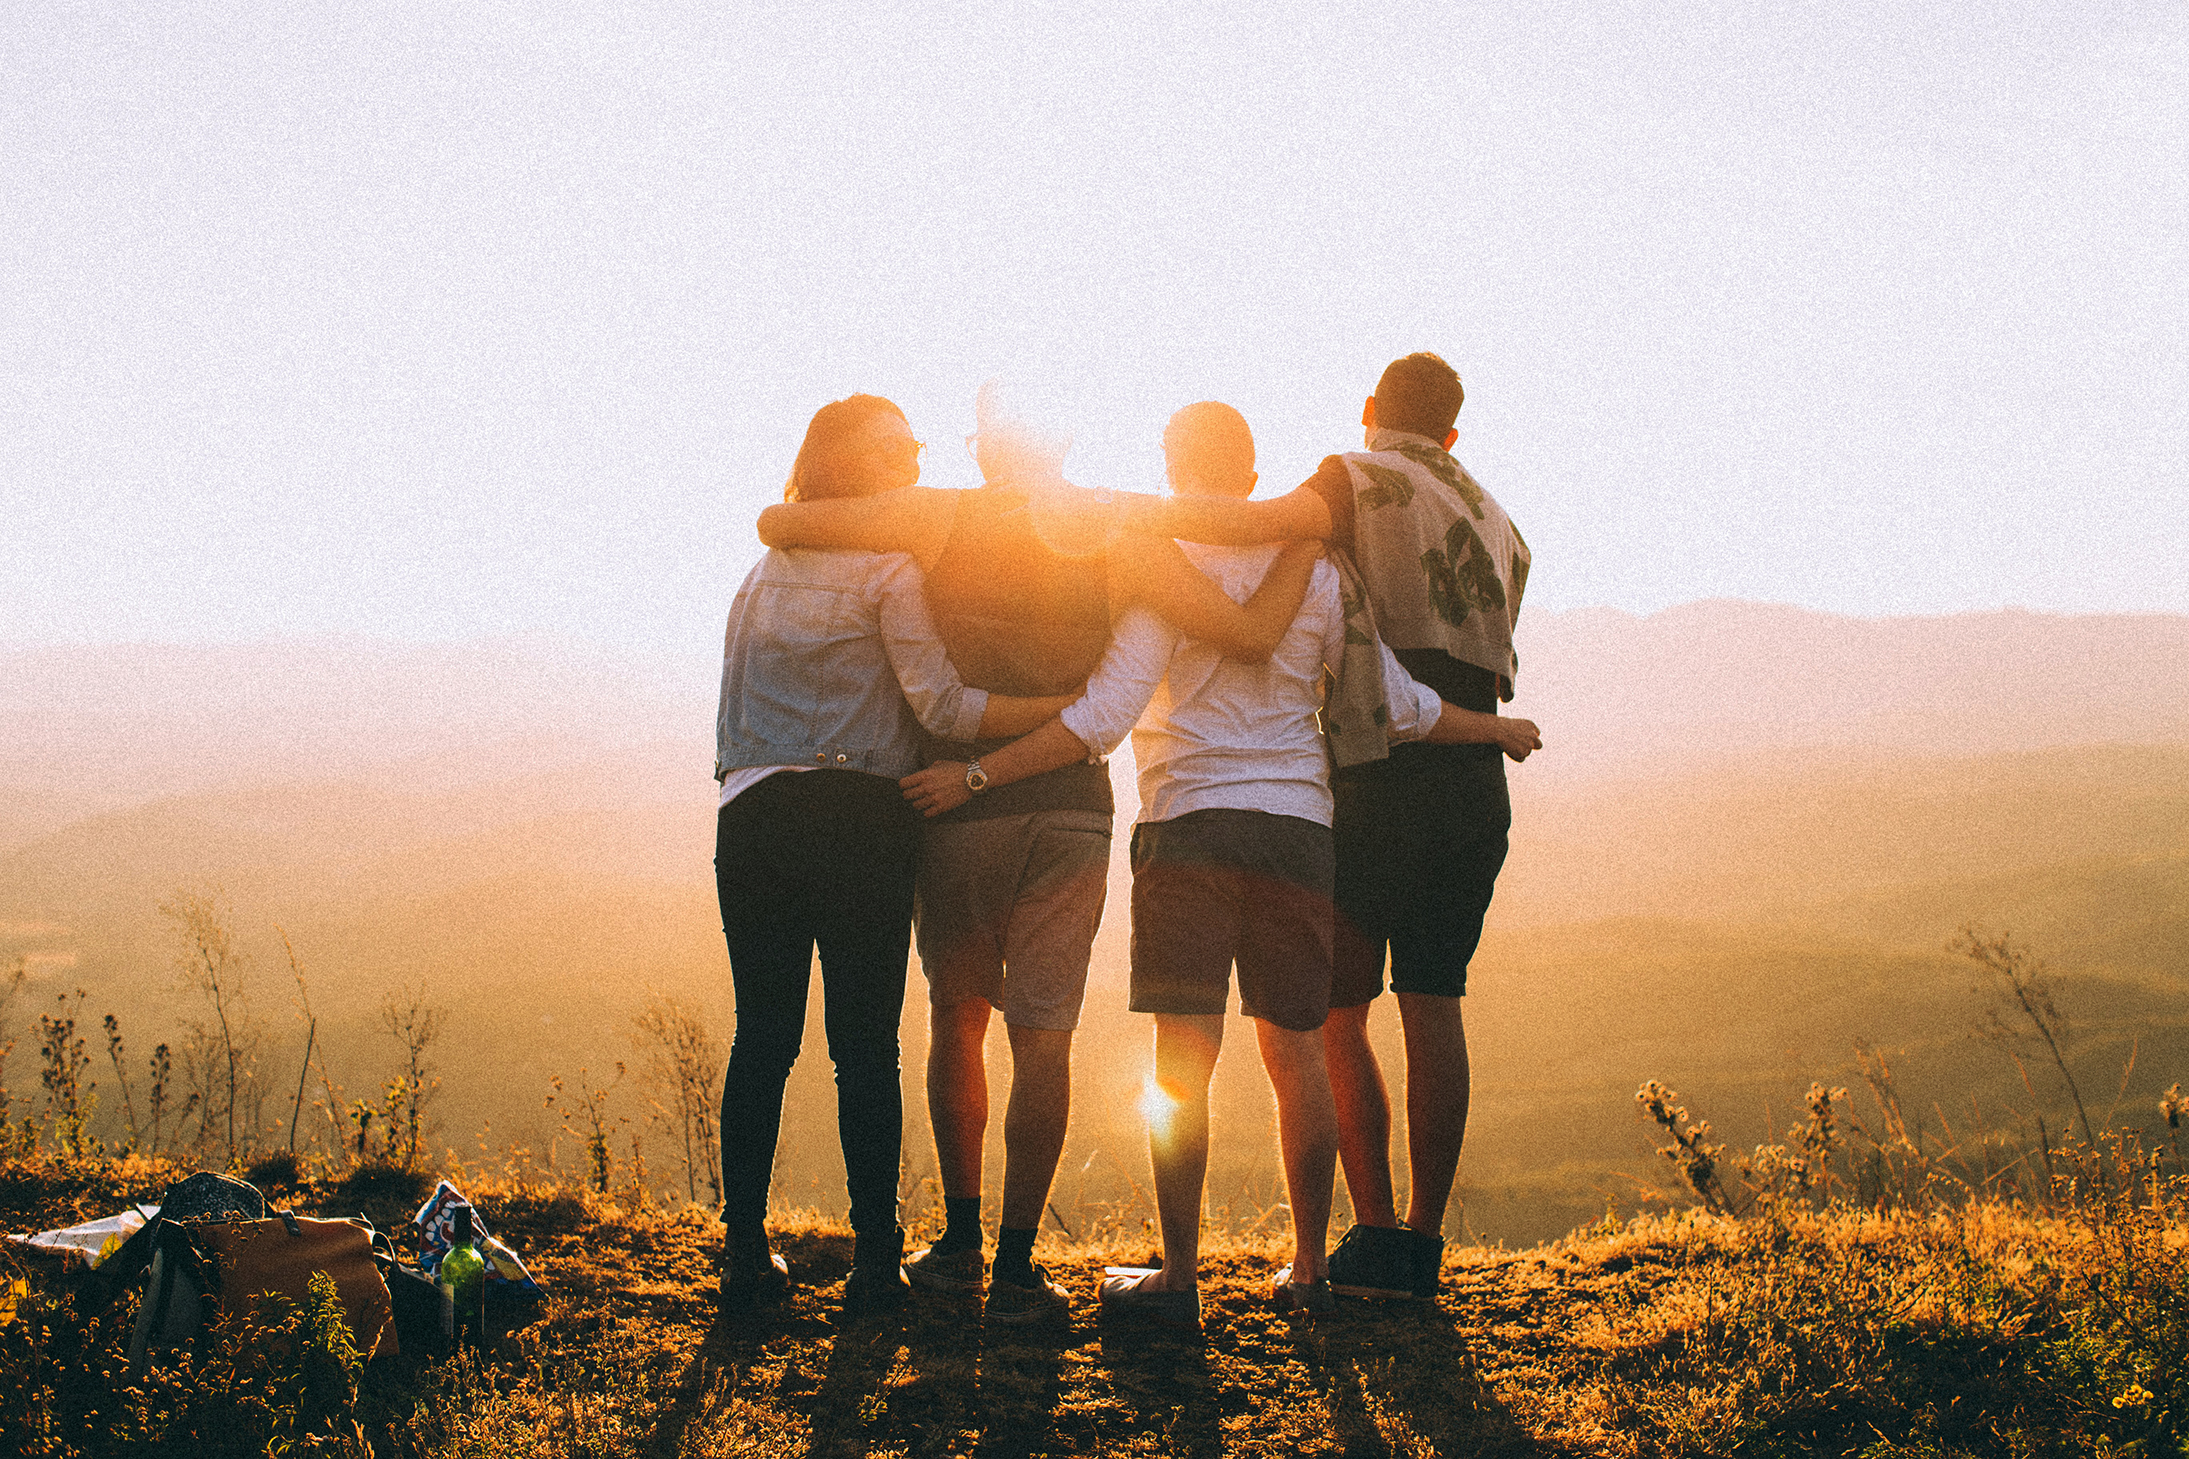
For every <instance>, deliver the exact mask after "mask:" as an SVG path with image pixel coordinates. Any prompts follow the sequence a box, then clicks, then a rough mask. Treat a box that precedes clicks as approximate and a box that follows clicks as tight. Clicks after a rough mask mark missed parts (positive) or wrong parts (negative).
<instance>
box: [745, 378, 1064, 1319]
mask: <svg viewBox="0 0 2189 1459" xmlns="http://www.w3.org/2000/svg"><path fill="white" fill-rule="evenodd" d="M919 455H920V444H919V442H917V441H915V440H914V439H913V438H912V431H911V428H910V426H909V425H907V423H906V421H905V418H904V413H903V412H902V411H900V410H898V408H897V407H896V406H895V405H893V404H891V403H890V402H889V401H887V400H884V399H882V398H881V397H879V396H874V395H853V396H850V397H848V398H846V399H844V400H839V401H834V402H832V403H830V404H828V405H825V406H823V407H822V408H821V409H820V410H819V411H818V412H817V413H816V414H815V415H814V418H813V421H812V423H811V424H810V425H809V426H808V427H807V430H806V439H805V443H804V444H803V445H802V446H801V447H800V449H799V452H798V459H797V462H796V464H794V465H793V467H792V468H791V476H790V483H789V485H788V486H787V487H786V488H785V491H784V496H785V499H786V500H790V501H816V500H825V499H833V498H843V497H854V496H865V495H868V494H871V493H874V492H880V491H889V490H893V489H895V488H898V487H901V486H908V485H910V484H912V483H913V482H915V481H917V480H918V479H919V475H920V465H919ZM1076 697H1077V696H1076V695H1052V696H1047V697H1039V698H1018V697H1013V696H1007V695H1001V694H988V693H985V692H984V691H982V690H979V689H969V688H967V687H966V686H965V685H964V684H963V683H962V682H961V681H960V680H959V678H958V676H957V673H956V671H955V670H954V669H953V668H952V667H951V663H950V658H949V655H948V654H947V653H946V652H945V651H944V649H943V645H942V641H941V640H940V639H939V638H937V637H936V634H935V627H934V623H933V620H932V618H931V617H930V615H929V613H928V608H927V602H926V598H925V596H924V593H923V591H922V584H921V577H920V571H919V568H918V567H917V565H915V564H914V563H913V561H912V560H911V559H910V558H909V557H907V556H905V555H904V554H903V553H886V552H808V551H785V550H777V551H771V552H769V553H768V554H767V555H766V556H765V557H764V558H762V559H761V561H760V562H759V564H758V565H756V566H755V567H754V568H753V570H752V573H751V575H750V576H748V577H747V578H746V580H745V583H744V586H743V587H741V588H740V589H739V590H738V593H737V598H736V601H735V602H734V603H733V604H732V606H731V609H730V619H729V628H728V632H727V634H726V636H725V638H724V642H723V655H722V701H721V708H720V710H719V711H718V712H717V714H716V717H715V778H716V780H718V781H719V782H721V786H722V790H721V802H720V810H719V812H718V814H717V819H716V826H715V886H716V891H717V893H718V894H719V896H720V898H721V903H722V931H723V936H724V938H725V940H726V941H727V943H728V946H729V954H730V976H731V979H732V981H733V982H734V984H735V987H736V992H737V1031H736V1036H735V1038H734V1039H733V1041H732V1043H731V1046H730V1058H729V1068H728V1070H727V1072H726V1074H725V1076H724V1079H723V1086H722V1174H723V1219H724V1222H725V1223H726V1225H727V1227H728V1230H727V1234H726V1237H725V1249H724V1259H723V1271H722V1282H721V1293H722V1300H723V1304H724V1306H725V1308H728V1309H733V1310H745V1309H750V1308H752V1307H753V1306H755V1305H757V1304H759V1303H760V1302H762V1301H765V1300H767V1299H769V1298H771V1297H773V1296H775V1295H776V1294H777V1293H779V1292H780V1291H781V1290H782V1288H783V1286H784V1284H785V1282H786V1281H787V1280H788V1272H789V1268H788V1266H787V1264H786V1263H785V1262H784V1261H783V1259H782V1258H781V1257H779V1256H776V1255H775V1254H774V1253H773V1252H772V1251H770V1249H769V1246H768V1236H767V1228H766V1215H767V1201H768V1184H769V1178H770V1175H771V1173H772V1171H773V1168H774V1164H775V1146H776V1139H777V1134H778V1131H779V1129H780V1127H781V1123H782V1113H783V1086H784V1082H785V1080H786V1079H787V1078H788V1077H789V1074H790V1069H791V1065H792V1063H793V1062H794V1061H795V1060H796V1059H797V1057H798V1046H799V1041H800V1036H801V1034H802V1033H803V1031H804V1028H805V1021H806V992H807V987H808V985H809V983H810V981H811V969H812V964H813V956H814V951H815V949H816V947H818V949H819V951H820V957H821V989H822V1001H823V1009H824V1018H825V1022H826V1026H827V1029H828V1045H829V1057H830V1059H831V1060H832V1061H833V1062H834V1064H835V1066H836V1090H837V1129H838V1132H839V1135H840V1137H841V1139H842V1141H843V1149H844V1167H845V1175H846V1184H847V1185H848V1186H849V1188H850V1196H851V1225H852V1230H853V1232H854V1233H855V1235H856V1238H857V1241H856V1245H855V1248H854V1255H853V1259H852V1271H851V1275H850V1278H849V1279H848V1280H847V1282H846V1285H845V1300H846V1303H847V1305H848V1306H851V1307H854V1308H862V1307H878V1306H887V1305H890V1304H892V1303H894V1302H896V1301H898V1300H900V1299H901V1296H902V1293H903V1290H904V1277H903V1275H902V1274H901V1272H900V1271H899V1266H898V1263H899V1261H900V1259H901V1258H902V1255H903V1232H902V1231H901V1230H900V1229H899V1228H898V1226H897V1209H896V1206H897V1163H898V1152H899V1148H900V1145H901V1143H902V1123H903V1096H902V1092H901V1090H900V1087H899V1078H898V1060H897V1025H898V1020H899V1015H900V1013H901V1011H902V1009H903V1005H904V986H905V969H906V960H907V953H908V950H909V946H910V938H911V925H912V889H913V873H914V870H915V863H916V858H917V853H918V849H919V844H920V817H919V815H918V813H917V812H916V811H914V810H913V809H912V808H911V807H910V806H908V805H907V804H906V803H905V801H904V798H903V796H902V795H901V794H900V793H899V791H898V787H897V781H898V779H899V777H901V776H904V775H908V774H910V773H911V772H912V771H914V770H917V769H918V768H919V767H920V738H919V732H920V729H921V727H922V726H925V727H926V728H927V729H928V730H929V731H931V732H933V733H935V734H938V735H943V736H948V737H953V738H972V737H974V736H976V735H998V734H1003V735H1009V734H1019V733H1024V732H1025V731H1027V730H1030V729H1032V728H1034V727H1036V726H1037V725H1039V724H1041V723H1043V722H1045V721H1046V720H1048V719H1049V718H1050V717H1051V716H1053V715H1055V714H1056V713H1057V712H1059V711H1060V710H1062V709H1063V708H1065V707H1066V706H1067V705H1069V704H1070V703H1071V702H1072V701H1073V699H1074V698H1076Z"/></svg>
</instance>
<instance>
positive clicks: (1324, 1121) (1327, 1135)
mask: <svg viewBox="0 0 2189 1459" xmlns="http://www.w3.org/2000/svg"><path fill="white" fill-rule="evenodd" d="M1254 1036H1255V1039H1256V1041H1257V1042H1258V1043H1259V1044H1260V1045H1261V1050H1262V1067H1263V1069H1264V1070H1266V1071H1267V1072H1268V1074H1269V1086H1270V1089H1271V1091H1272V1092H1273V1093H1275V1095H1276V1096H1277V1130H1278V1138H1279V1141H1280V1143H1281V1144H1282V1145H1283V1147H1284V1161H1285V1193H1286V1195H1287V1197H1288V1198H1289V1199H1290V1201H1291V1203H1292V1280H1293V1281H1295V1282H1299V1283H1307V1282H1316V1281H1320V1280H1322V1277H1323V1258H1324V1254H1325V1252H1326V1250H1327V1248H1328V1245H1329V1241H1330V1185H1331V1181H1332V1180H1333V1179H1334V1178H1335V1177H1336V1174H1337V1163H1338V1116H1337V1110H1336V1109H1335V1107H1334V1106H1333V1104H1332V1101H1331V1095H1330V1077H1329V1072H1328V1070H1327V1068H1326V1066H1325V1064H1324V1060H1323V1037H1322V1030H1321V1029H1310V1030H1307V1031H1305V1032H1302V1031H1300V1030H1297V1029H1289V1028H1280V1027H1279V1026H1278V1025H1276V1024H1274V1023H1271V1022H1270V1021H1269V1020H1268V1019H1265V1018H1257V1019H1255V1020H1254Z"/></svg>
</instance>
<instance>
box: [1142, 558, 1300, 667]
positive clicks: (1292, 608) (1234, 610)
mask: <svg viewBox="0 0 2189 1459" xmlns="http://www.w3.org/2000/svg"><path fill="white" fill-rule="evenodd" d="M1321 554H1322V544H1321V543H1319V542H1310V541H1293V542H1289V543H1287V544H1286V546H1285V549H1284V551H1282V552H1280V553H1279V554H1278V555H1277V560H1276V562H1274V563H1273V564H1271V565H1270V569H1269V572H1268V574H1267V575H1266V576H1265V577H1264V578H1263V579H1262V583H1261V586H1260V587H1258V588H1256V589H1255V590H1254V596H1253V597H1251V598H1249V599H1247V601H1246V602H1245V604H1243V605H1242V604H1239V603H1234V602H1233V601H1231V599H1230V598H1228V597H1226V596H1225V594H1224V591H1223V589H1221V588H1219V587H1217V586H1216V584H1215V583H1214V582H1212V581H1211V580H1210V579H1209V577H1208V575H1207V574H1205V573H1203V572H1202V571H1201V570H1200V569H1199V568H1197V567H1195V566H1194V565H1193V563H1192V562H1191V561H1189V560H1188V559H1187V557H1186V554H1185V553H1184V552H1182V551H1181V550H1179V546H1178V544H1177V543H1176V542H1172V541H1170V540H1168V539H1167V538H1161V537H1125V538H1120V539H1119V541H1118V543H1117V545H1116V546H1115V547H1114V548H1113V549H1112V550H1111V553H1110V592H1111V597H1112V599H1113V601H1118V602H1123V603H1133V604H1138V605H1140V606H1142V607H1145V608H1147V609H1148V610H1149V611H1151V612H1153V613H1154V614H1155V615H1156V616H1157V617H1159V618H1161V619H1162V620H1163V621H1164V622H1166V623H1168V624H1169V625H1170V626H1171V627H1173V628H1175V629H1177V630H1178V631H1179V632H1180V633H1183V634H1185V635H1186V636H1187V637H1188V638H1197V639H1199V640H1201V642H1203V643H1206V644H1208V645H1209V646H1211V647H1212V648H1214V649H1216V650H1217V651H1218V652H1219V653H1222V654H1223V655H1224V656H1225V657H1227V658H1233V659H1238V660H1240V661H1242V662H1245V663H1260V662H1263V661H1265V660H1267V659H1268V657H1269V656H1270V655H1271V654H1272V653H1274V652H1276V649H1277V645H1278V644H1279V643H1280V642H1282V641H1283V639H1284V636H1285V630H1286V629H1288V628H1290V627H1291V626H1292V620H1293V619H1294V618H1296V617H1298V616H1299V612H1300V603H1301V600H1302V599H1304V598H1305V597H1306V596H1307V584H1308V580H1309V579H1310V578H1311V577H1312V576H1313V574H1314V571H1315V563H1316V560H1317V559H1318V558H1319V557H1320V556H1321Z"/></svg>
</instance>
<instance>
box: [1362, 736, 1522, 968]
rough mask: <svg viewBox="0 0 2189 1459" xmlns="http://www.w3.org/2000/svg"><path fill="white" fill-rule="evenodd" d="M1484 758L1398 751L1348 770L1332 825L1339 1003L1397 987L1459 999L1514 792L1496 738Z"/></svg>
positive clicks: (1500, 862) (1501, 858)
mask: <svg viewBox="0 0 2189 1459" xmlns="http://www.w3.org/2000/svg"><path fill="white" fill-rule="evenodd" d="M1424 748H1426V749H1436V750H1446V749H1451V750H1473V751H1480V750H1488V751H1489V752H1490V753H1489V754H1488V755H1487V756H1484V755H1481V754H1479V753H1477V754H1472V755H1450V754H1444V755H1438V756H1433V757H1432V756H1422V755H1418V754H1417V755H1412V756H1407V755H1401V754H1398V753H1394V755H1393V757H1392V760H1391V762H1388V763H1385V764H1381V765H1377V766H1374V767H1369V768H1371V769H1372V771H1373V773H1371V774H1367V775H1360V776H1354V775H1341V776H1340V777H1338V779H1337V782H1336V783H1335V784H1334V785H1333V786H1332V790H1333V791H1334V792H1335V793H1336V798H1337V816H1336V822H1337V823H1336V825H1335V826H1334V827H1333V831H1334V833H1335V836H1336V841H1337V848H1338V881H1337V902H1338V939H1337V958H1336V961H1337V971H1336V975H1335V978H1334V981H1333V986H1332V989H1331V994H1330V1004H1331V1006H1332V1007H1333V1008H1357V1007H1359V1006H1360V1005H1362V1004H1364V1003H1367V1002H1370V1001H1371V1000H1373V999H1374V998H1376V997H1377V996H1378V995H1379V994H1381V993H1382V992H1383V969H1384V956H1385V953H1386V952H1388V953H1389V955H1390V966H1391V988H1392V991H1394V992H1398V993H1433V994H1437V995H1440V996H1443V997H1447V998H1456V997H1458V996H1460V995H1461V994H1463V993H1465V992H1466V991H1467V964H1468V963H1469V962H1470V961H1472V960H1473V958H1474V955H1475V948H1476V947H1477V946H1478V945H1479V944H1480V943H1481V941H1482V919H1483V916H1484V915H1485V914H1486V913H1487V912H1488V911H1489V909H1490V894H1491V892H1492V891H1494V890H1495V889H1496V886H1497V874H1498V872H1499V871H1500V870H1501V869H1502V868H1503V867H1504V865H1505V851H1506V844H1507V833H1508V832H1510V831H1511V829H1512V822H1513V808H1512V800H1511V798H1510V796H1509V795H1508V794H1507V792H1506V788H1505V763H1504V760H1503V759H1502V757H1501V756H1500V755H1499V754H1498V752H1497V750H1496V747H1494V746H1490V745H1483V746H1473V745H1467V746H1459V745H1455V746H1450V747H1446V746H1441V745H1440V746H1424V747H1415V746H1403V745H1402V746H1396V747H1394V749H1395V751H1404V750H1409V749H1424Z"/></svg>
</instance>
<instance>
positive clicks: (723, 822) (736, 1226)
mask: <svg viewBox="0 0 2189 1459" xmlns="http://www.w3.org/2000/svg"><path fill="white" fill-rule="evenodd" d="M785 778H787V777H783V776H777V777H775V779H777V780H781V779H785ZM779 799H781V797H780V795H779V794H777V793H776V788H775V786H774V781H772V780H771V781H762V782H761V783H760V784H759V785H758V786H755V787H754V788H753V789H751V790H748V791H747V792H745V794H744V795H741V796H739V797H738V798H737V799H736V800H734V801H732V802H731V803H730V804H729V805H727V806H725V807H723V809H722V812H721V815H720V817H719V818H718V820H717V822H716V849H715V881H716V891H717V894H718V895H719V897H720V899H721V903H722V933H723V939H724V941H725V942H726V943H727V945H728V948H729V954H730V978H731V981H732V984H733V986H734V987H735V989H736V992H737V1024H736V1033H735V1034H734V1036H733V1038H732V1040H731V1044H730V1057H729V1065H728V1067H727V1069H726V1070H725V1071H724V1074H723V1080H722V1126H721V1130H722V1198H723V1201H722V1217H723V1220H724V1222H725V1223H726V1224H727V1225H728V1226H729V1228H730V1230H731V1231H732V1232H733V1233H743V1234H744V1235H746V1236H752V1235H755V1234H757V1233H759V1232H760V1230H761V1228H762V1226H763V1224H764V1223H765V1221H766V1219H767V1211H768V1183H769V1180H770V1177H771V1176H772V1175H773V1173H774V1169H775V1145H776V1138H777V1135H778V1132H779V1131H780V1129H781V1127H782V1121H783V1084H784V1081H785V1080H786V1079H788V1078H789V1077H790V1070H791V1065H792V1064H794V1063H795V1062H797V1059H798V1045H799V1041H800V1039H801V1038H802V1037H803V1035H804V1032H805V1023H806V989H807V984H808V983H809V982H810V980H811V975H812V967H813V933H812V930H811V928H809V927H807V926H806V925H805V922H804V919H803V918H802V917H801V916H799V915H798V911H797V903H798V899H797V898H796V896H795V895H794V894H793V891H794V889H792V888H790V887H787V886H784V885H781V884H780V883H779V882H778V880H777V876H776V872H777V870H778V869H779V867H780V865H781V862H782V857H781V855H780V852H781V851H782V849H783V845H784V838H785V836H786V834H787V832H788V831H789V830H790V829H791V828H790V826H789V825H788V824H787V821H788V819H789V818H788V817H786V815H785V814H783V813H782V810H781V807H779V806H777V805H776V803H775V802H776V801H777V800H779ZM748 802H750V803H749V804H748Z"/></svg>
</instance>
